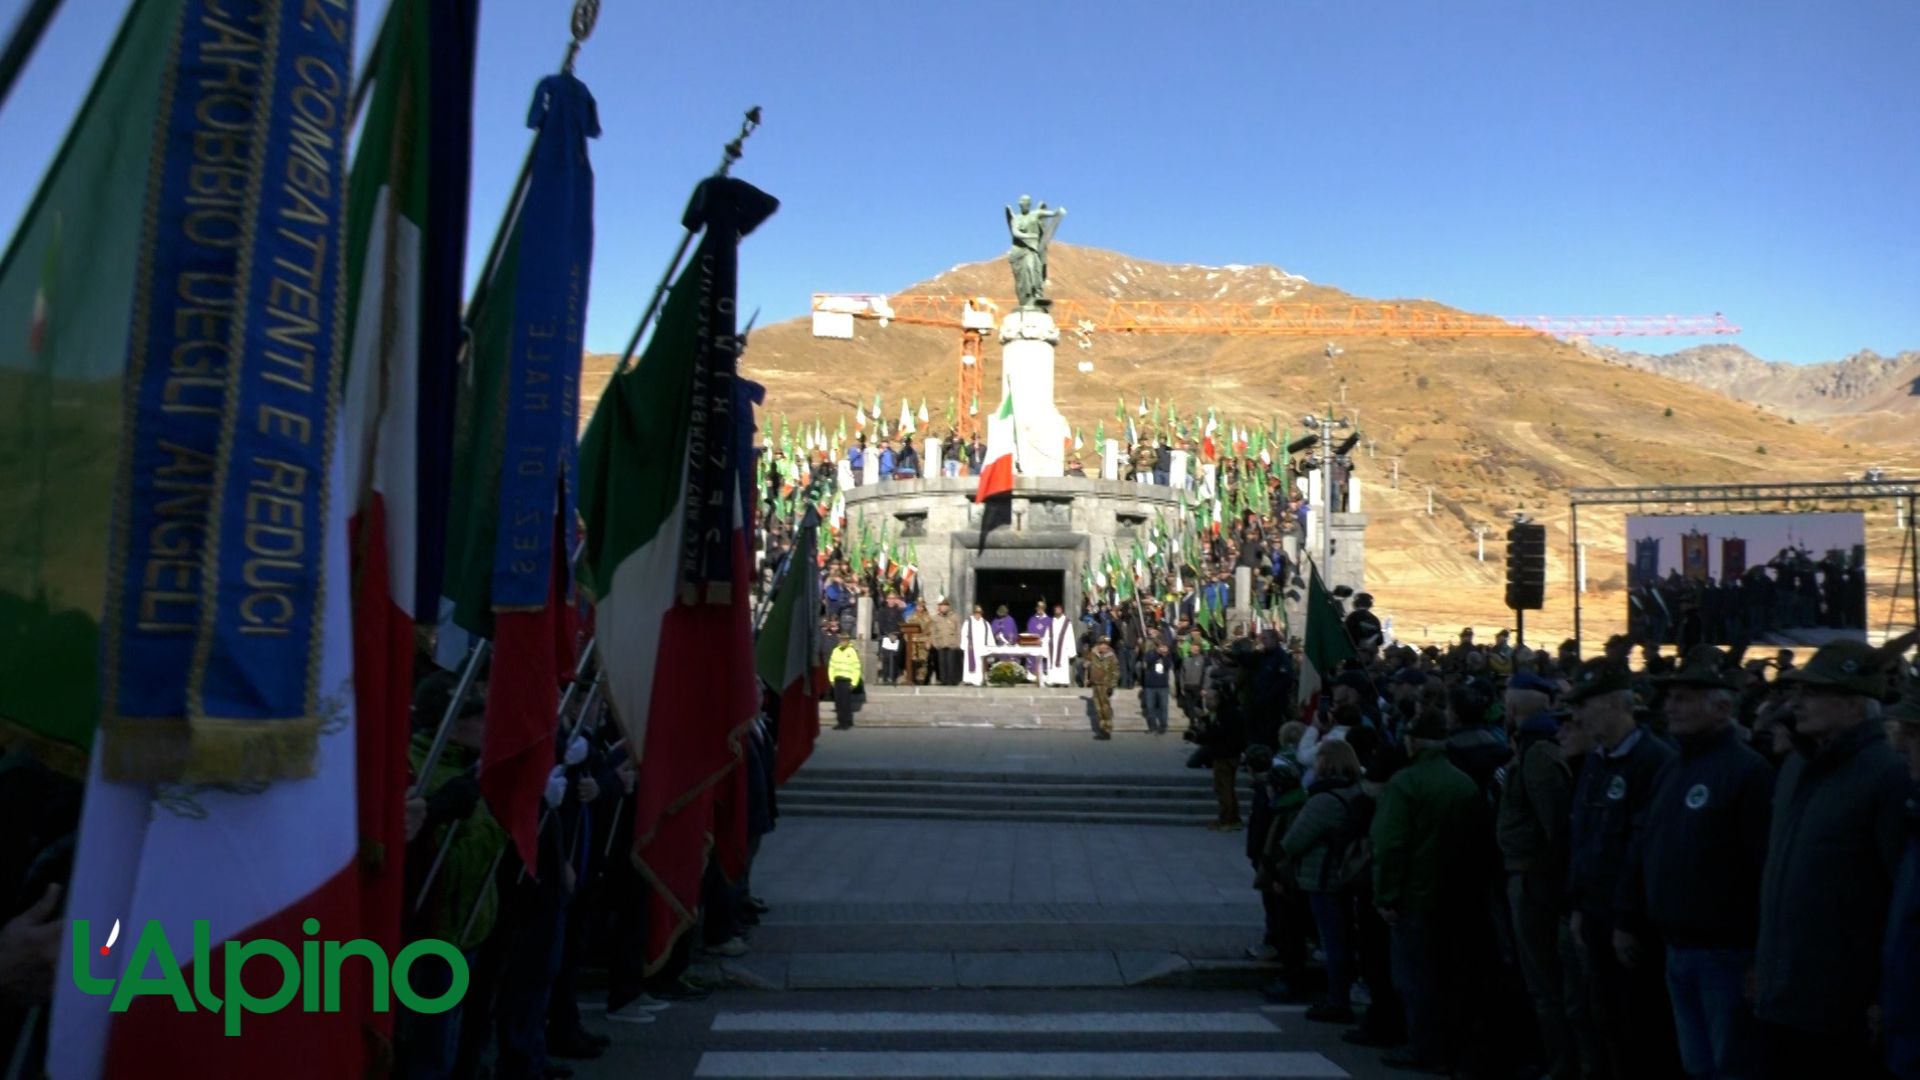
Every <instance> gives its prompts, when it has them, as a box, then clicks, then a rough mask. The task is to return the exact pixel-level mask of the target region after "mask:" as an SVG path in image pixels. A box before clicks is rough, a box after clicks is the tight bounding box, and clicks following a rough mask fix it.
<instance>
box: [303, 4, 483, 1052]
mask: <svg viewBox="0 0 1920 1080" xmlns="http://www.w3.org/2000/svg"><path fill="white" fill-rule="evenodd" d="M477 22H478V10H477V7H476V3H475V0H461V2H459V3H429V2H426V0H404V2H401V3H396V4H394V5H393V6H392V7H391V8H389V9H388V12H387V19H386V22H385V23H384V24H383V25H382V27H381V29H380V34H381V39H382V44H381V46H380V47H379V48H378V49H376V50H375V53H374V55H375V57H376V62H377V64H378V66H377V67H376V69H375V70H374V72H373V79H374V91H373V96H372V98H371V100H370V101H369V103H368V105H367V108H366V119H365V122H364V126H363V134H362V136H361V139H360V151H359V153H358V154H357V155H356V156H355V158H354V162H353V171H352V174H351V179H350V181H349V184H348V207H347V294H346V295H347V301H348V305H349V307H348V322H347V325H348V326H349V327H350V328H351V330H350V332H351V334H352V337H351V338H350V339H349V342H350V347H349V352H348V360H347V375H346V379H345V390H344V393H343V400H342V402H341V409H342V429H343V436H342V439H341V442H340V448H341V453H342V454H343V455H345V457H346V464H345V467H344V470H343V471H344V473H345V475H346V476H347V477H348V478H349V479H348V486H347V487H346V488H344V489H342V490H341V491H340V492H339V496H338V497H341V498H344V499H346V500H347V507H346V509H347V513H348V514H349V515H351V519H350V521H349V524H348V529H349V534H348V537H347V546H348V551H349V553H350V558H351V565H352V573H353V581H354V595H353V649H354V711H355V722H356V723H357V725H358V728H359V730H358V745H357V747H356V750H357V753H358V759H359V776H358V780H359V784H358V798H359V804H360V835H361V849H362V852H363V855H364V856H365V857H364V858H363V859H362V874H363V877H364V879H365V880H364V887H363V893H362V899H361V903H362V909H363V910H362V922H363V926H364V933H365V934H366V936H368V937H370V938H372V939H373V940H375V941H378V942H379V943H380V944H381V945H382V947H384V948H387V949H397V948H399V947H400V944H401V941H400V915H401V908H402V905H403V904H404V903H405V900H404V899H403V896H404V893H405V886H406V874H405V870H404V867H403V865H402V857H403V855H404V854H405V851H406V822H405V816H404V811H405V803H406V792H407V785H408V777H409V773H410V768H409V764H408V761H407V748H408V743H409V740H410V738H411V736H412V726H411V718H412V711H413V687H414V671H413V655H414V648H415V647H414V625H415V624H417V623H422V622H425V623H433V622H436V621H437V620H438V616H439V607H440V593H441V572H442V568H443V565H444V558H445V552H446V532H445V529H446V524H445V522H446V516H447V515H446V506H447V492H448V481H449V471H450V465H451V462H450V454H451V450H452V438H453V402H454V398H455V392H456V386H457V381H456V380H457V377H458V376H457V371H456V364H457V358H458V355H459V351H460V342H461V337H462V329H461V304H462V301H463V300H464V299H465V298H464V297H463V296H462V295H461V293H462V287H463V282H464V278H463V275H464V273H465V261H466V233H467V182H468V165H469V159H470V157H471V151H472V135H473V131H472V128H473V51H474V32H475V27H476V25H477ZM429 193H431V196H429ZM439 719H440V718H439V717H434V718H433V720H434V721H435V722H438V721H439ZM375 1019H376V1021H378V1022H379V1023H380V1027H381V1029H382V1031H390V1030H391V1022H390V1020H389V1019H388V1018H387V1017H385V1016H377V1017H375Z"/></svg>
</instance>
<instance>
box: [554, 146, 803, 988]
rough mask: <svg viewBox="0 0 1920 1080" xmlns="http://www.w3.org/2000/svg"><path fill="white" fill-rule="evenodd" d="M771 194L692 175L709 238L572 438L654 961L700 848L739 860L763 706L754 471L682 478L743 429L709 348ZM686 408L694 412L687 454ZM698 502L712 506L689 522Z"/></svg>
mask: <svg viewBox="0 0 1920 1080" xmlns="http://www.w3.org/2000/svg"><path fill="white" fill-rule="evenodd" d="M777 205H778V204H777V203H776V202H775V201H774V200H773V199H772V198H771V197H770V196H768V195H766V194H764V193H763V192H760V191H758V190H756V189H754V188H752V187H751V186H750V185H747V184H744V183H742V182H740V181H738V180H732V179H728V178H718V179H713V180H709V181H707V182H705V183H704V184H702V185H701V188H700V190H699V191H698V192H696V194H695V196H694V200H693V204H692V205H691V206H690V207H689V208H688V211H687V216H686V218H685V221H684V223H685V224H686V225H687V227H688V228H692V229H704V230H705V236H704V237H703V238H702V240H701V243H700V246H699V248H698V250H697V251H696V252H695V253H694V256H693V258H692V260H691V262H690V263H689V266H688V268H687V269H686V270H685V271H684V272H683V273H682V274H681V275H680V277H679V279H678V280H677V281H676V282H675V283H674V286H673V289H672V290H671V292H669V294H668V296H667V300H666V304H665V306H664V308H663V309H662V311H661V315H660V322H659V325H658V327H657V328H656V329H655V330H654V333H653V337H652V339H651V340H649V341H648V343H647V347H646V350H645V352H644V353H643V354H642V355H641V357H640V360H639V362H638V363H637V364H635V365H634V366H633V367H632V368H631V369H629V370H625V371H620V372H617V373H616V374H615V375H614V377H613V379H612V381H611V382H610V383H609V384H608V386H607V390H606V393H605V394H604V395H603V396H602V397H601V398H600V404H599V406H598V408H597V409H595V411H594V414H593V420H592V422H591V423H590V424H589V425H588V426H587V433H586V435H585V437H584V438H583V439H582V441H581V445H580V481H581V483H580V512H581V517H582V518H583V519H584V520H585V522H586V532H587V541H586V543H587V547H586V554H585V556H584V559H583V563H582V566H581V568H580V580H581V583H582V585H584V586H585V587H586V588H587V589H588V590H589V591H590V592H591V593H592V594H593V595H594V598H595V612H594V626H595V632H596V635H597V645H596V647H597V648H598V650H599V651H600V654H601V655H602V656H605V657H609V658H614V659H613V661H612V662H609V663H608V664H607V665H606V679H607V689H608V700H609V702H610V703H611V704H612V706H613V711H614V717H615V719H616V720H617V721H618V722H619V724H620V725H621V727H622V729H623V730H624V732H625V734H626V739H627V747H628V749H629V751H630V752H631V753H633V754H634V755H635V756H636V757H637V758H638V760H639V770H640V775H639V781H638V783H637V785H636V786H635V789H634V827H633V835H634V850H633V857H634V863H635V865H636V867H637V868H638V870H639V872H640V875H641V877H642V878H643V879H644V880H645V881H646V883H647V887H648V890H649V892H650V894H651V895H650V896H649V897H648V903H647V935H646V940H647V956H646V967H647V969H648V971H649V972H651V971H654V970H657V969H658V968H659V967H660V966H662V965H664V964H665V962H666V960H667V958H668V956H669V955H670V954H671V952H672V951H673V947H674V944H675V942H676V941H678V940H679V938H680V936H681V935H682V934H684V933H686V931H687V930H688V928H689V927H691V926H692V925H693V920H694V915H695V913H696V912H697V911H698V910H699V906H700V903H699V901H700V882H701V875H702V873H703V871H704V870H705V869H706V864H707V859H708V855H709V854H710V853H711V854H712V855H713V856H714V857H715V858H716V859H717V860H718V862H719V863H720V866H721V869H722V870H723V871H728V870H730V869H731V870H735V871H737V870H739V869H743V868H744V860H745V850H744V849H745V845H746V833H745V814H744V812H741V813H737V814H729V813H727V812H725V808H724V803H725V800H726V799H727V797H728V794H729V793H732V792H736V791H737V790H738V787H739V782H740V781H741V779H742V777H743V775H744V774H743V773H742V772H741V770H740V763H741V759H742V744H741V741H740V740H741V738H742V737H743V735H744V734H745V731H746V728H747V726H748V725H749V724H751V723H752V721H753V718H754V715H755V713H756V712H757V711H758V709H759V704H760V691H759V684H758V680H757V679H756V678H755V673H754V657H753V640H752V627H751V610H750V607H751V600H750V598H749V597H748V594H747V583H748V581H749V580H751V575H750V572H749V570H748V565H747V532H746V529H747V522H746V519H745V512H744V499H743V498H742V497H741V496H742V495H743V494H744V492H743V491H742V490H740V487H739V485H745V484H750V483H751V478H750V474H748V475H746V476H741V475H740V474H739V470H738V469H736V470H735V474H734V475H733V476H732V477H731V478H728V477H725V476H714V475H713V474H712V473H711V472H710V471H709V472H706V473H705V478H704V479H705V482H709V483H712V484H713V485H714V486H713V487H712V488H711V489H710V490H708V491H703V492H699V493H698V495H697V497H694V496H693V494H692V491H691V489H690V484H691V483H693V482H694V481H695V480H696V479H701V478H702V470H703V468H704V467H705V466H707V465H708V464H709V462H710V461H711V457H710V456H709V457H706V458H703V457H702V456H701V455H700V454H699V453H697V452H696V451H700V450H704V451H705V452H706V453H707V454H709V455H710V454H711V453H712V452H713V451H714V448H715V447H717V446H722V445H731V446H735V447H738V446H740V445H741V442H740V438H739V437H740V434H741V432H740V430H739V428H738V427H737V425H739V424H748V425H750V424H751V422H752V421H751V417H750V415H749V416H742V415H740V410H739V409H734V410H719V409H714V408H711V407H710V406H711V405H712V398H713V397H715V396H717V395H719V394H723V393H726V394H731V393H733V392H734V390H735V387H734V386H732V385H731V384H730V385H727V386H725V387H722V386H720V385H718V381H719V380H720V378H722V377H728V378H729V381H730V382H731V368H730V363H731V357H730V356H728V355H723V354H724V353H725V352H726V350H725V349H723V348H721V347H719V346H717V345H716V342H725V341H730V340H731V337H732V334H733V327H734V325H735V324H734V321H733V319H734V316H733V309H734V287H735V281H736V270H737V264H736V254H737V247H738V243H739V239H740V237H742V236H744V235H745V234H746V233H748V232H750V231H752V229H753V228H754V227H755V226H756V225H758V224H759V223H760V222H761V221H763V220H765V219H766V218H767V217H768V216H770V215H771V214H772V213H773V210H774V208H775V207H776V206H777ZM701 390H704V393H697V391H701ZM736 403H738V399H737V398H736ZM696 408H700V409H703V410H704V415H703V416H702V417H701V419H702V421H703V422H704V425H703V427H702V429H701V436H702V439H703V440H704V443H703V445H702V446H698V447H697V446H696V445H695V444H694V442H693V439H692V437H691V436H692V434H693V432H694V430H695V424H694V420H695V417H694V411H695V409H696ZM749 430H750V429H749ZM735 464H736V465H737V464H738V462H736V463H735ZM695 513H707V514H713V515H714V517H713V518H712V519H711V520H709V521H708V522H706V523H696V522H690V521H689V517H690V515H692V514H695ZM710 531H711V532H714V533H716V534H717V535H718V536H720V537H724V543H725V551H726V557H725V560H724V562H725V565H724V566H722V567H720V568H719V569H720V571H721V572H720V573H719V574H717V575H716V574H714V573H711V572H709V573H707V574H705V575H704V576H703V577H695V576H689V574H688V573H686V570H687V567H688V566H689V565H690V564H694V565H698V566H700V567H702V568H704V569H707V570H709V571H711V570H712V569H713V568H712V567H711V565H710V564H709V563H708V561H707V560H706V559H705V558H704V556H705V555H706V554H707V550H708V549H706V548H704V547H702V546H699V545H698V544H696V543H692V542H690V541H700V540H703V539H705V535H706V534H707V533H708V532H710ZM740 809H741V810H742V811H744V807H742V808H740Z"/></svg>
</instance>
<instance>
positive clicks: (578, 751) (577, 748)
mask: <svg viewBox="0 0 1920 1080" xmlns="http://www.w3.org/2000/svg"><path fill="white" fill-rule="evenodd" d="M585 760H587V737H586V736H585V735H575V736H574V737H573V741H572V742H570V743H568V744H567V764H569V765H578V764H580V763H581V762H583V761H585Z"/></svg>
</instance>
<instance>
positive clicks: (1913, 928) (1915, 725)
mask: <svg viewBox="0 0 1920 1080" xmlns="http://www.w3.org/2000/svg"><path fill="white" fill-rule="evenodd" d="M1891 715H1892V717H1893V719H1894V720H1895V721H1896V723H1897V724H1898V727H1897V733H1898V741H1899V743H1900V746H1901V749H1902V750H1903V751H1904V752H1905V754H1906V757H1907V777H1908V779H1910V780H1911V781H1912V782H1913V784H1912V787H1911V788H1909V794H1908V795H1907V852H1906V854H1905V855H1904V856H1902V857H1901V859H1900V873H1899V876H1898V877H1897V878H1895V880H1894V885H1893V903H1892V904H1891V905H1890V906H1889V909H1888V911H1887V944H1886V948H1885V949H1884V950H1883V953H1882V957H1881V965H1880V966H1881V980H1882V981H1881V986H1880V1017H1881V1019H1880V1029H1881V1031H1882V1032H1884V1033H1885V1036H1886V1043H1887V1068H1888V1069H1889V1070H1890V1071H1892V1073H1893V1075H1895V1076H1897V1077H1900V1078H1901V1080H1908V1078H1909V1077H1920V686H1916V685H1914V684H1913V683H1912V682H1909V684H1908V686H1907V687H1906V692H1905V693H1904V694H1903V695H1902V697H1901V699H1900V703H1899V704H1897V705H1895V706H1894V707H1893V709H1892V711H1891Z"/></svg>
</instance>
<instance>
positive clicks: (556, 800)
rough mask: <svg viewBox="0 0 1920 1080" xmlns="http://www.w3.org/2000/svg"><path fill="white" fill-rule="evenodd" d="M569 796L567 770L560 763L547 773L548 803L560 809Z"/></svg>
mask: <svg viewBox="0 0 1920 1080" xmlns="http://www.w3.org/2000/svg"><path fill="white" fill-rule="evenodd" d="M566 798H567V770H566V769H565V768H563V767H561V766H559V765H555V766H554V767H553V772H551V773H549V774H547V805H548V806H551V807H553V808H554V809H556V810H558V809H559V808H560V804H561V803H562V802H565V801H566Z"/></svg>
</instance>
